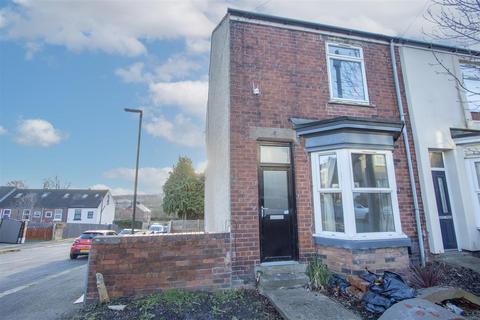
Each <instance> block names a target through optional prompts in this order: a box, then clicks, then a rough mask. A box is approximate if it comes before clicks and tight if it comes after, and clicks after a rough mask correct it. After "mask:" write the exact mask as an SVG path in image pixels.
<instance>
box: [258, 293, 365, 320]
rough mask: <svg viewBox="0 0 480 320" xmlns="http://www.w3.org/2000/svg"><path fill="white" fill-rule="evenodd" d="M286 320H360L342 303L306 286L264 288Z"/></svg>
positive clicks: (266, 294)
mask: <svg viewBox="0 0 480 320" xmlns="http://www.w3.org/2000/svg"><path fill="white" fill-rule="evenodd" d="M263 294H264V295H265V296H266V297H267V298H269V299H270V301H271V302H272V303H273V304H274V305H275V307H276V308H277V310H278V311H279V312H280V314H281V315H282V316H283V317H284V318H285V319H286V320H317V319H318V320H324V319H325V320H360V319H361V318H360V316H358V315H356V314H354V313H353V312H351V311H350V310H348V309H346V308H345V307H344V306H342V305H341V304H340V303H338V302H336V301H333V300H332V299H330V298H328V297H326V296H324V295H323V294H320V293H314V292H312V291H308V290H306V289H304V288H290V289H275V290H264V291H263Z"/></svg>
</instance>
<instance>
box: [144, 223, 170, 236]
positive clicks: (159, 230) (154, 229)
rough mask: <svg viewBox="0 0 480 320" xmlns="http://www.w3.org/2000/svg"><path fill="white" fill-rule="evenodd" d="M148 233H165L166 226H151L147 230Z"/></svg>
mask: <svg viewBox="0 0 480 320" xmlns="http://www.w3.org/2000/svg"><path fill="white" fill-rule="evenodd" d="M148 231H149V232H150V233H153V234H157V233H167V232H168V228H167V226H164V225H163V224H152V225H151V226H150V228H148Z"/></svg>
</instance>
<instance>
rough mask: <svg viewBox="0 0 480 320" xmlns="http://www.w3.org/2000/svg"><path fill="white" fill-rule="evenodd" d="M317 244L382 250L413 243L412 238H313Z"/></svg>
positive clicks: (408, 245) (407, 245) (353, 248)
mask: <svg viewBox="0 0 480 320" xmlns="http://www.w3.org/2000/svg"><path fill="white" fill-rule="evenodd" d="M313 238H314V240H315V244H316V245H318V246H323V247H335V248H343V249H352V250H355V249H380V248H399V247H410V246H411V245H412V241H411V240H410V238H408V237H405V238H394V239H375V240H351V239H333V238H328V237H322V236H317V235H315V236H313Z"/></svg>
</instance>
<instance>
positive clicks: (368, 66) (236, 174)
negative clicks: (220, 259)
mask: <svg viewBox="0 0 480 320" xmlns="http://www.w3.org/2000/svg"><path fill="white" fill-rule="evenodd" d="M230 37H231V47H230V51H231V64H230V90H231V97H230V144H231V150H230V167H231V177H230V179H231V234H232V248H233V255H232V275H233V277H234V279H238V280H244V281H251V280H252V279H253V272H252V270H253V266H254V265H256V264H258V263H260V251H259V243H260V240H259V220H258V203H259V202H258V176H257V156H258V155H257V150H258V149H257V143H258V142H257V141H255V140H253V139H251V138H250V136H249V129H250V128H251V127H275V128H292V126H291V124H290V123H289V118H291V117H300V118H310V119H319V120H321V119H329V118H333V117H338V116H357V117H368V118H382V119H387V120H394V121H398V120H399V119H400V116H399V113H398V107H397V103H396V96H395V87H394V81H393V74H392V68H391V62H390V51H389V45H388V44H387V43H385V44H381V43H373V42H366V41H358V40H348V39H339V38H338V37H337V38H334V37H331V36H326V35H319V34H315V33H310V32H306V31H300V30H287V29H283V28H277V27H271V26H262V25H256V24H251V23H245V22H240V21H232V22H231V29H230ZM327 40H330V41H332V42H342V43H350V44H352V45H356V46H361V47H362V48H363V52H364V57H365V70H366V77H367V87H368V93H369V98H370V103H371V105H370V106H358V105H349V104H339V103H332V102H330V101H329V100H330V96H329V88H328V74H327V65H326V54H325V42H326V41H327ZM397 60H398V53H397ZM397 63H399V61H397ZM398 66H399V64H398ZM399 76H400V81H402V75H401V73H400V75H399ZM252 82H254V83H255V84H256V85H258V86H259V88H260V91H261V95H259V96H255V95H253V94H252ZM401 89H402V93H403V90H404V89H403V83H402V86H401ZM403 99H404V100H403V102H404V109H405V111H406V112H407V114H406V116H407V121H406V123H407V126H408V128H409V129H410V122H409V120H408V110H407V108H406V106H407V104H406V100H405V96H404V94H403ZM410 132H411V131H410ZM410 143H411V153H412V156H413V157H414V159H413V163H414V168H415V175H418V174H417V171H416V161H415V152H414V149H413V141H412V140H411V139H410ZM293 155H294V174H295V189H296V205H297V208H296V209H297V222H298V239H299V254H300V259H301V260H304V259H307V258H308V257H309V256H311V255H312V254H313V253H315V251H316V249H315V246H314V244H313V239H312V232H313V231H314V229H313V228H314V227H313V226H314V221H313V219H314V217H313V204H312V190H311V185H312V183H311V174H310V169H309V168H310V164H309V157H308V153H307V152H306V151H305V150H304V146H303V141H302V140H300V141H297V142H296V143H295V144H294V145H293ZM393 157H394V163H395V175H396V179H397V187H398V201H399V207H400V216H401V222H402V228H403V232H404V233H405V234H407V235H408V236H409V237H411V238H412V244H414V246H413V248H412V249H413V250H412V251H413V253H414V257H417V256H418V248H417V240H416V238H417V235H416V229H415V228H416V226H415V218H414V210H413V199H412V194H411V192H410V185H409V178H408V171H407V162H406V158H405V147H404V145H403V141H402V138H401V137H400V138H399V139H398V140H397V142H396V145H395V150H394V152H393ZM416 184H417V187H418V199H419V202H420V204H421V198H420V188H419V185H418V179H417V180H416ZM420 210H421V215H422V216H423V208H422V207H421V208H420ZM423 223H424V221H423ZM424 228H425V227H424ZM425 233H426V232H425ZM425 239H426V238H425Z"/></svg>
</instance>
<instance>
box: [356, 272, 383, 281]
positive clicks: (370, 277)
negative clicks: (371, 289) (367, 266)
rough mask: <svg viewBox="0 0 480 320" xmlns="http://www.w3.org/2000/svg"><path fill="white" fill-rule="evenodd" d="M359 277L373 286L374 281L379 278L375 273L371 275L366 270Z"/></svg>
mask: <svg viewBox="0 0 480 320" xmlns="http://www.w3.org/2000/svg"><path fill="white" fill-rule="evenodd" d="M359 277H360V278H362V279H363V280H365V281H367V282H370V283H371V284H373V283H374V282H375V280H377V279H379V278H380V277H379V276H378V275H377V274H376V273H373V272H371V271H368V270H365V272H364V273H362V274H361V275H359Z"/></svg>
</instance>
